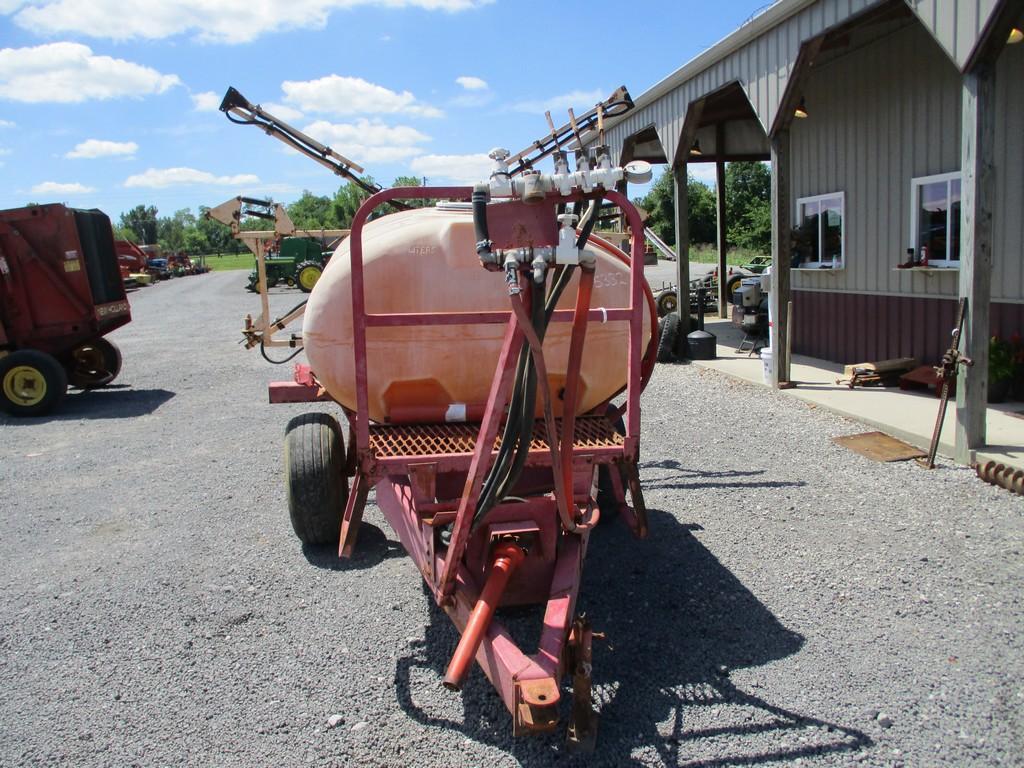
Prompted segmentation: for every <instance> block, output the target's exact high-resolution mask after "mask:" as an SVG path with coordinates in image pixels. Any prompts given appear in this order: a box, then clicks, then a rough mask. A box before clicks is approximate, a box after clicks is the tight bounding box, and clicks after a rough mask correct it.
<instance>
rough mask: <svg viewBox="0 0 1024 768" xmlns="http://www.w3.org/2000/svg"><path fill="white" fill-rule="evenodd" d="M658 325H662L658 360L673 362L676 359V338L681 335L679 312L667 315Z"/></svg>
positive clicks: (660, 361)
mask: <svg viewBox="0 0 1024 768" xmlns="http://www.w3.org/2000/svg"><path fill="white" fill-rule="evenodd" d="M658 325H659V326H660V335H659V337H658V362H659V363H671V362H672V361H673V360H675V359H676V356H675V348H676V339H677V338H678V336H679V314H678V313H676V312H673V313H672V314H670V315H665V316H664V317H663V318H662V319H661V322H660V323H658Z"/></svg>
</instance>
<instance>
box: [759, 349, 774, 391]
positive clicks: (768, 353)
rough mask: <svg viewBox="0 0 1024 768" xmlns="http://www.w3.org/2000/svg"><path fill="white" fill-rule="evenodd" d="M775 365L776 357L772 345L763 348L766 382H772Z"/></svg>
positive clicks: (762, 355) (762, 359)
mask: <svg viewBox="0 0 1024 768" xmlns="http://www.w3.org/2000/svg"><path fill="white" fill-rule="evenodd" d="M774 366H775V358H773V357H772V348H771V347H762V348H761V367H762V368H763V369H764V383H765V384H771V383H772V368H774Z"/></svg>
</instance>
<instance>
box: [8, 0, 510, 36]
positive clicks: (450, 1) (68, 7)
mask: <svg viewBox="0 0 1024 768" xmlns="http://www.w3.org/2000/svg"><path fill="white" fill-rule="evenodd" d="M490 1H491V0H291V1H290V2H287V3H271V2H256V3H253V2H251V0H219V2H216V3H211V2H209V0H147V1H146V2H145V3H133V4H132V6H133V7H132V9H131V10H130V11H129V12H126V8H125V4H124V2H123V0H35V1H34V2H31V3H29V4H27V5H25V7H23V8H21V10H20V11H18V13H17V14H15V16H14V21H15V23H17V24H18V26H20V27H23V28H25V29H28V30H30V31H32V32H35V33H37V34H42V35H57V34H80V35H87V36H89V37H96V38H103V39H109V40H129V39H133V38H141V39H148V40H155V39H161V38H166V37H173V36H175V35H184V34H194V35H195V36H196V37H197V38H198V39H199V40H202V41H205V42H216V43H247V42H251V41H252V40H255V39H256V38H258V37H260V36H261V35H264V34H267V33H271V32H279V31H282V30H288V29H323V28H324V26H326V24H327V21H328V18H329V17H330V15H331V13H333V12H334V11H337V10H348V9H351V8H355V7H357V6H376V7H383V8H389V9H401V8H420V9H423V10H427V11H445V12H448V13H456V12H459V11H466V10H470V9H473V8H478V7H480V6H481V5H486V4H488V3H489V2H490ZM21 5H22V3H20V2H18V0H0V9H6V10H5V11H3V12H5V13H11V12H12V11H14V10H15V9H17V8H18V7H19V6H21ZM140 6H143V7H141V8H140Z"/></svg>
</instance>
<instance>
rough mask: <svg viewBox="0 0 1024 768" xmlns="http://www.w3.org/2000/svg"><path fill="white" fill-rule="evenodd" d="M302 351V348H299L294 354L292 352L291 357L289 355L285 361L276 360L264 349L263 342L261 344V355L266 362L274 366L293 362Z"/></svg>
mask: <svg viewBox="0 0 1024 768" xmlns="http://www.w3.org/2000/svg"><path fill="white" fill-rule="evenodd" d="M301 351H302V347H299V348H298V349H296V350H295V351H294V352H292V353H291V354H290V355H288V357H286V358H284V359H283V360H274V359H273V358H272V357H270V355H268V354H267V350H266V349H264V346H263V342H262V341H261V342H260V354H261V355H263V359H264V360H266V361H267V362H268V363H271V364H272V365H284V364H285V363H287V362H290V361H291V360H293V359H295V358H296V357H297V356H298V354H299V352H301Z"/></svg>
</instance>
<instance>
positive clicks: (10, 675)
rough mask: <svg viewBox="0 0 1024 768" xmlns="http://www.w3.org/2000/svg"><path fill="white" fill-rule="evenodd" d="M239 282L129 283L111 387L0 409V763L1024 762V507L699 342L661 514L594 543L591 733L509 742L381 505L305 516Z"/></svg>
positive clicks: (658, 506) (662, 469) (648, 413)
mask: <svg viewBox="0 0 1024 768" xmlns="http://www.w3.org/2000/svg"><path fill="white" fill-rule="evenodd" d="M244 282H245V275H244V273H241V272H235V273H214V274H211V275H206V276H200V277H191V278H184V279H177V280H173V281H171V282H169V283H166V284H161V285H157V286H155V287H152V288H147V289H145V290H142V291H139V292H136V293H134V294H132V296H131V299H132V305H133V314H134V317H135V320H134V321H133V322H132V323H131V324H130V325H128V326H126V327H125V328H123V329H121V330H119V331H118V332H116V333H115V334H114V335H113V338H114V340H115V341H116V342H117V343H118V344H119V345H120V346H121V347H122V350H123V352H124V360H125V365H124V372H123V375H122V376H121V377H120V379H119V380H118V383H117V386H115V387H112V388H109V389H107V390H105V391H98V392H93V393H73V394H72V395H70V396H69V398H68V400H67V401H66V403H65V404H64V407H63V408H62V409H61V411H60V412H59V413H57V414H55V415H53V416H51V417H48V418H43V419H30V420H21V421H13V420H10V419H6V420H3V417H0V488H2V490H3V495H2V510H3V514H2V515H0V585H2V590H0V691H2V693H0V765H4V766H21V765H54V764H63V765H74V766H100V765H103V766H130V765H139V766H172V765H186V764H187V765H196V766H256V765H265V766H290V765H306V764H313V765H338V766H342V765H345V766H347V765H351V766H357V765H358V766H363V765H367V766H405V765H416V766H419V765H423V766H455V765H487V766H515V765H525V766H545V765H573V764H577V763H578V764H580V765H583V764H586V765H599V766H605V765H606V766H623V765H707V766H725V765H762V764H783V763H785V764H796V763H800V764H803V765H815V766H817V765H872V766H874V765H900V764H902V765H907V766H935V765H950V766H964V765H1020V764H1022V762H1021V761H1022V755H1024V722H1022V716H1021V712H1022V705H1024V649H1022V642H1021V627H1022V621H1021V616H1022V611H1021V598H1020V594H1021V585H1022V571H1024V569H1022V565H1021V562H1022V558H1021V553H1022V548H1024V541H1022V538H1024V518H1022V511H1024V501H1022V499H1021V498H1020V497H1015V496H1011V495H1010V494H1008V493H1007V492H1005V491H1002V490H1000V489H997V488H994V487H992V486H988V485H985V484H983V483H982V482H981V481H979V480H978V479H977V478H976V477H975V476H974V475H973V473H971V472H969V471H968V470H965V469H956V468H952V467H950V466H942V467H940V468H939V469H937V470H935V471H933V472H925V471H923V470H921V469H919V468H917V467H916V466H914V465H913V464H912V463H899V464H876V463H874V462H871V461H868V460H867V459H863V458H861V457H859V456H857V455H855V454H853V453H849V452H847V451H845V450H844V449H842V448H839V447H837V446H835V445H834V444H833V443H832V442H831V439H830V438H832V437H834V436H836V435H840V434H848V433H854V432H858V431H863V429H862V428H861V427H859V426H858V425H857V424H855V423H853V422H849V421H845V420H842V419H839V418H837V417H834V416H832V415H830V414H828V413H824V412H822V411H820V410H814V409H813V408H809V407H808V406H807V405H805V404H802V403H800V402H797V401H795V400H793V399H790V398H783V397H780V396H777V395H776V394H774V393H773V392H771V391H769V390H767V389H764V388H759V387H754V386H750V385H745V384H740V383H737V382H734V381H732V380H730V379H728V378H725V377H722V376H720V375H718V374H716V373H714V372H710V371H700V370H697V369H696V368H693V367H689V366H685V365H671V366H662V367H660V368H659V369H658V371H657V372H656V373H655V376H654V379H653V380H652V382H651V385H650V386H649V388H648V390H647V392H646V393H645V395H644V406H645V410H644V422H643V444H642V445H643V447H642V450H643V457H642V458H643V464H642V470H641V475H642V478H643V480H644V482H645V487H646V494H647V502H648V506H649V507H650V508H651V512H650V515H651V521H650V523H651V526H650V527H651V536H650V538H649V539H648V540H647V541H645V542H636V541H633V540H632V539H631V538H630V536H629V535H628V534H627V533H626V532H625V531H624V530H623V529H622V527H621V526H619V525H617V524H616V525H611V526H608V527H606V528H604V529H602V530H601V531H599V532H598V533H597V534H596V535H595V537H594V539H593V540H592V545H591V549H590V553H589V557H588V561H587V569H586V576H585V580H584V586H583V592H582V595H583V596H582V607H583V608H584V609H585V610H586V611H587V613H588V615H589V616H590V618H591V619H592V621H593V622H594V625H595V629H597V630H603V631H604V632H606V633H607V636H608V644H598V645H597V646H596V648H595V692H596V697H597V699H598V700H599V705H600V710H601V731H600V736H599V745H598V752H597V753H596V754H595V755H593V756H591V757H590V758H589V759H588V760H582V759H580V758H573V757H570V756H567V755H566V754H564V752H563V751H562V748H561V739H562V734H561V733H559V734H557V735H552V736H550V737H539V738H538V737H534V738H523V739H518V740H513V739H512V737H511V725H510V720H509V717H508V715H507V714H506V712H505V710H504V707H503V706H502V704H501V703H500V701H499V699H498V697H497V696H496V695H495V694H494V693H493V692H492V690H491V688H490V686H489V685H488V684H487V683H486V681H485V680H484V678H483V676H482V674H481V673H480V672H479V670H474V672H473V673H472V674H471V677H470V681H469V683H468V684H467V686H466V689H465V691H464V692H463V694H461V695H459V694H453V693H449V692H447V691H446V690H445V689H444V688H442V686H441V684H440V678H441V675H442V674H443V669H444V665H445V664H446V662H447V660H448V656H449V654H450V652H451V651H452V649H453V648H454V644H455V638H456V636H455V633H454V632H453V631H452V630H451V629H450V628H449V625H448V622H447V620H446V619H444V618H443V616H439V614H438V612H437V611H436V610H435V609H434V608H433V607H432V606H431V604H430V603H429V601H428V598H427V597H426V596H425V595H424V593H423V591H422V589H421V587H420V584H419V576H418V574H417V572H416V570H415V568H414V567H413V565H412V563H411V561H409V560H408V559H407V558H405V557H404V556H402V555H401V552H400V550H399V548H398V546H397V544H396V543H395V540H396V537H395V536H394V534H392V533H391V532H390V530H389V529H388V528H387V526H386V524H385V523H384V521H383V518H382V517H381V515H380V514H379V512H378V511H377V510H376V508H375V507H373V506H372V505H371V506H370V507H369V508H368V509H367V515H366V519H367V523H368V527H367V528H364V531H363V533H362V535H361V536H360V551H359V555H358V557H357V558H356V559H355V560H353V561H352V562H350V563H339V562H338V561H337V560H336V559H335V557H334V556H333V555H332V553H331V552H330V551H319V550H306V551H303V549H302V547H301V546H300V545H299V543H298V542H297V541H296V539H295V538H294V537H293V535H292V532H291V530H290V526H289V523H288V518H287V511H286V508H285V501H284V493H283V484H282V477H281V442H282V441H281V438H282V434H283V429H284V425H285V423H286V422H287V421H288V419H289V418H290V417H291V416H292V415H294V414H296V413H299V412H301V411H303V410H308V409H309V408H308V406H298V405H296V406H273V407H271V406H269V405H268V404H267V402H266V384H267V382H268V381H271V380H273V379H275V378H279V377H281V376H286V375H287V373H288V367H285V368H284V369H280V368H273V367H271V366H269V365H268V364H266V363H265V362H264V361H263V360H261V359H260V357H259V355H258V353H256V352H246V351H244V350H243V349H242V348H241V347H239V346H238V345H237V343H236V342H237V339H238V338H239V335H238V331H237V329H238V327H239V325H240V318H241V316H242V315H243V314H244V313H245V312H246V311H253V310H255V308H256V302H255V301H254V297H253V296H252V294H249V293H246V292H245V291H243V290H242V285H243V284H244ZM300 298H301V296H300V294H298V293H297V292H287V293H282V294H280V295H278V296H275V304H276V305H279V306H280V308H281V309H287V308H288V307H289V306H290V305H291V304H292V303H294V302H296V301H298V300H299V299H300ZM321 407H326V406H321ZM332 715H334V716H337V717H335V718H333V720H332V722H335V723H336V724H335V725H334V726H333V727H332V726H331V725H329V722H328V721H329V718H331V716H332Z"/></svg>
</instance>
